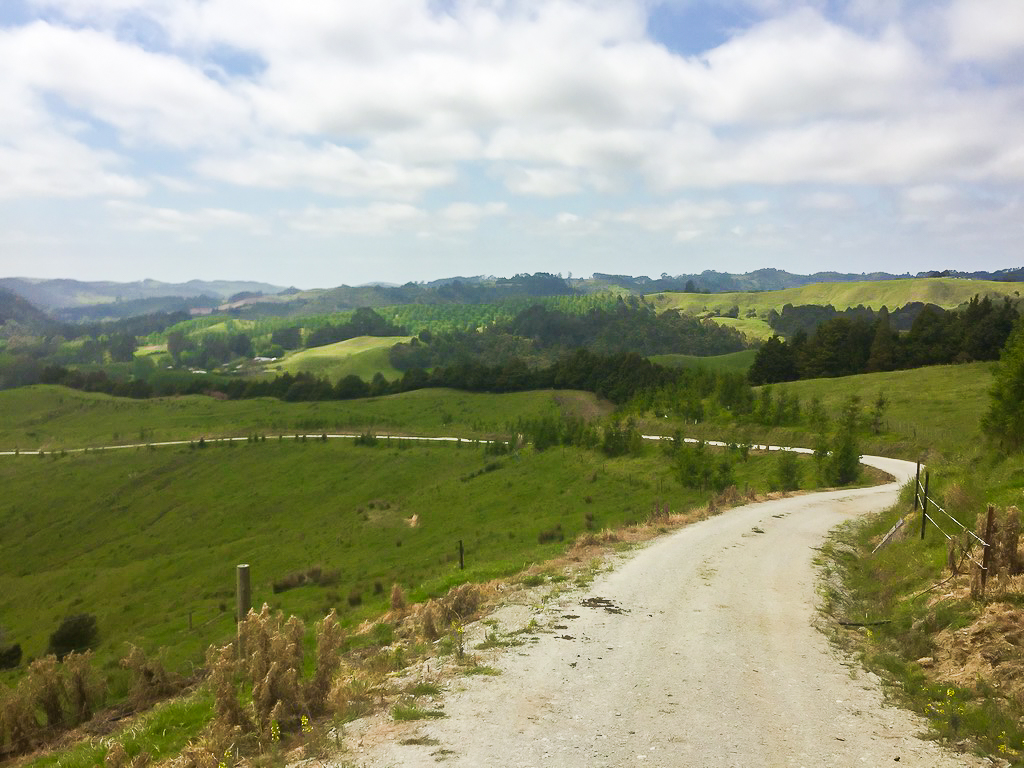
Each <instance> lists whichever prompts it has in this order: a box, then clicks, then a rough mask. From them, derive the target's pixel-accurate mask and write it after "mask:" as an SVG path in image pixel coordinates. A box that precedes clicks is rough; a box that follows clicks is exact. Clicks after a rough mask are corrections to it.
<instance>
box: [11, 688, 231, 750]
mask: <svg viewBox="0 0 1024 768" xmlns="http://www.w3.org/2000/svg"><path fill="white" fill-rule="evenodd" d="M212 716H213V696H212V695H211V694H210V692H209V691H208V690H206V689H205V688H202V689H200V690H199V691H198V692H195V693H191V694H188V695H186V696H180V697H178V698H175V699H170V700H168V701H164V702H162V703H160V704H157V705H156V706H155V707H154V708H153V709H152V710H151V711H149V712H147V713H146V714H144V715H142V716H141V717H140V718H139V719H137V720H135V721H133V722H132V725H131V727H130V728H129V729H127V730H125V731H122V732H120V733H115V734H114V735H112V736H111V737H108V738H105V739H89V740H86V741H81V742H79V743H78V744H76V745H74V746H72V747H70V748H68V749H64V750H60V751H58V752H54V753H52V754H49V755H46V756H43V757H40V758H37V759H35V760H30V761H28V762H25V763H23V764H22V768H50V767H51V766H54V767H55V768H93V767H94V766H97V765H103V758H104V757H105V756H106V754H107V752H108V751H109V748H110V743H111V742H119V743H120V744H121V745H122V746H123V747H124V748H125V752H127V754H128V756H129V757H130V758H134V757H135V756H137V755H138V754H139V753H141V752H149V753H150V756H151V757H152V758H153V762H158V761H159V760H163V759H166V758H169V757H173V756H174V755H177V754H178V753H179V752H181V750H182V749H183V748H184V747H185V746H186V745H187V744H188V743H189V742H190V741H192V740H193V739H195V738H196V737H197V736H198V735H199V734H200V732H201V731H202V730H203V728H204V727H205V726H206V724H207V723H208V722H209V721H210V719H211V718H212Z"/></svg>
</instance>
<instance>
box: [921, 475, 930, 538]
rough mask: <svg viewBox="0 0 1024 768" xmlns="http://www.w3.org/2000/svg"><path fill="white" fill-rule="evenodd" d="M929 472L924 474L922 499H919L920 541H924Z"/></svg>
mask: <svg viewBox="0 0 1024 768" xmlns="http://www.w3.org/2000/svg"><path fill="white" fill-rule="evenodd" d="M930 476H931V473H930V472H925V473H924V498H923V499H921V541H924V526H925V524H926V523H927V522H928V479H929V477H930Z"/></svg>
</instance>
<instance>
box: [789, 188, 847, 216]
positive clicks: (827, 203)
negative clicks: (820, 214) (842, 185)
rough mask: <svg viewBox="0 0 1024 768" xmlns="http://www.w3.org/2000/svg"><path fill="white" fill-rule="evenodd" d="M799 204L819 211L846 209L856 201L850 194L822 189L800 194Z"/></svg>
mask: <svg viewBox="0 0 1024 768" xmlns="http://www.w3.org/2000/svg"><path fill="white" fill-rule="evenodd" d="M800 205H801V206H803V207H804V208H813V209H817V210H821V211H847V210H850V209H851V208H853V207H854V206H855V205H856V203H855V201H854V199H853V198H852V197H850V195H847V194H843V193H841V192H828V191H824V190H822V191H820V192H811V193H810V194H806V195H803V196H801V198H800Z"/></svg>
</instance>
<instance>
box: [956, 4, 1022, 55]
mask: <svg viewBox="0 0 1024 768" xmlns="http://www.w3.org/2000/svg"><path fill="white" fill-rule="evenodd" d="M947 25H948V27H947V28H948V33H949V37H950V54H951V55H952V56H953V57H954V58H955V59H980V60H997V59H1004V58H1008V57H1010V56H1020V55H1022V54H1024V3H1022V2H1020V0H955V1H954V2H953V3H952V4H951V5H950V7H949V11H948V13H947Z"/></svg>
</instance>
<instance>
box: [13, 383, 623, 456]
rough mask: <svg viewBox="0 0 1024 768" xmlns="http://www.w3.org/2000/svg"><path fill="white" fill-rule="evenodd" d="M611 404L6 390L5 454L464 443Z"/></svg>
mask: <svg viewBox="0 0 1024 768" xmlns="http://www.w3.org/2000/svg"><path fill="white" fill-rule="evenodd" d="M609 411H610V407H609V406H608V404H606V403H601V402H599V401H598V399H597V398H596V397H595V396H594V395H592V394H590V393H585V392H567V391H558V392H554V391H551V390H542V391H534V392H516V393H509V394H501V395H492V394H483V393H468V392H459V391H455V390H449V389H422V390H417V391H414V392H406V393H403V394H401V395H391V396H388V397H379V398H367V399H363V400H348V401H343V402H323V403H286V402H282V401H280V400H277V399H274V398H260V399H257V400H236V401H228V402H222V401H218V400H215V399H213V398H210V397H205V396H203V395H189V396H183V397H167V398H153V399H150V400H130V399H126V398H115V397H110V396H108V395H102V394H98V393H91V392H79V391H77V390H71V389H66V388H64V387H56V386H34V387H24V388H20V389H12V390H6V391H2V392H0V413H3V414H4V419H3V421H2V422H0V450H14V449H16V448H17V449H20V450H23V451H37V450H40V449H42V450H45V451H52V450H60V449H62V448H67V449H70V448H82V447H90V446H99V445H118V444H122V445H123V444H133V443H140V442H142V443H150V442H160V441H163V440H182V439H185V440H188V439H192V438H198V437H200V436H204V435H205V436H208V437H209V436H230V435H239V436H245V435H250V434H253V433H262V434H266V435H267V438H268V440H269V439H270V438H272V437H276V436H277V435H279V434H286V435H287V434H295V433H296V432H299V431H306V432H311V433H320V432H324V431H327V432H341V431H352V430H355V431H363V430H366V429H373V430H376V432H377V434H379V435H385V434H387V433H389V432H394V433H404V434H413V435H458V436H465V437H485V436H501V435H507V434H508V427H509V424H510V423H514V422H515V421H516V419H517V418H519V417H523V418H527V419H534V418H539V417H541V416H545V415H552V414H558V413H569V414H579V415H583V416H586V417H594V416H600V415H603V414H605V413H608V412H609Z"/></svg>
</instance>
